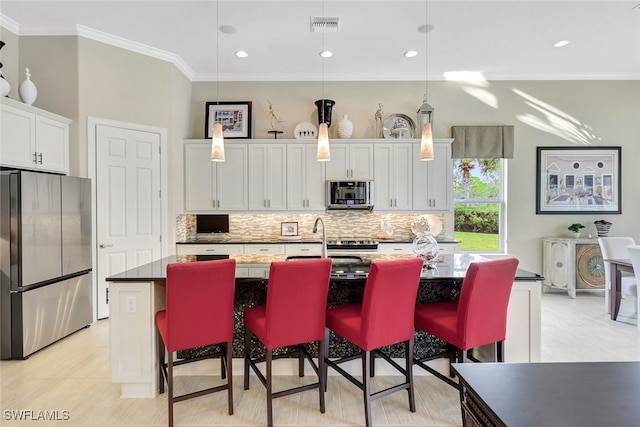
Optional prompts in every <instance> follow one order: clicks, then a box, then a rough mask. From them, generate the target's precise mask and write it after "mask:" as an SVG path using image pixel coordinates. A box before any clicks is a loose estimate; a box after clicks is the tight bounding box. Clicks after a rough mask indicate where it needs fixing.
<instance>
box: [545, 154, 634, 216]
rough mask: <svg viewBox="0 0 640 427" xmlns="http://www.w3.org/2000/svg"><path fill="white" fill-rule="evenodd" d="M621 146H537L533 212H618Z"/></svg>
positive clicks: (620, 188) (620, 206)
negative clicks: (534, 207) (534, 208)
mask: <svg viewBox="0 0 640 427" xmlns="http://www.w3.org/2000/svg"><path fill="white" fill-rule="evenodd" d="M621 154H622V147H537V161H536V214H620V213H622V181H621V177H622V174H621V161H622V156H621Z"/></svg>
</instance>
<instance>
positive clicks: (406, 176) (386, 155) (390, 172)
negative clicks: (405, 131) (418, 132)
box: [374, 143, 413, 211]
mask: <svg viewBox="0 0 640 427" xmlns="http://www.w3.org/2000/svg"><path fill="white" fill-rule="evenodd" d="M412 150H413V146H412V144H400V143H395V144H376V145H375V150H374V152H375V162H374V165H375V167H374V171H375V177H374V181H375V191H374V194H375V201H376V210H378V211H408V210H411V208H412V204H411V200H412V198H413V194H412V191H411V188H412V186H413V182H412V181H413V179H412V170H413V168H412V163H413V162H412V156H413V154H412Z"/></svg>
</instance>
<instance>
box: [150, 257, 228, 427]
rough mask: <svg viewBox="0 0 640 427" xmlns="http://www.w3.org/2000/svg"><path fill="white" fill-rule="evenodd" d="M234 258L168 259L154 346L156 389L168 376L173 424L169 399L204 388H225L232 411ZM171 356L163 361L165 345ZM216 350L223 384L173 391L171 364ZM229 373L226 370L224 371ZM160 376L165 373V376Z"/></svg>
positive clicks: (194, 394)
mask: <svg viewBox="0 0 640 427" xmlns="http://www.w3.org/2000/svg"><path fill="white" fill-rule="evenodd" d="M235 275H236V261H235V260H234V259H226V260H217V261H201V262H185V263H173V264H169V265H167V280H166V309H165V310H162V311H159V312H157V313H156V327H157V329H158V333H159V335H160V338H161V341H162V342H161V343H159V344H162V343H164V346H163V348H161V349H159V351H158V358H159V363H160V367H161V369H160V378H159V381H158V387H159V392H160V393H164V379H166V381H167V388H168V402H169V416H168V418H169V427H172V426H173V404H174V403H176V402H181V401H183V400H187V399H193V398H195V397H200V396H203V395H205V394H211V393H216V392H218V391H223V390H227V393H228V394H227V401H228V406H229V408H228V410H229V415H233V381H232V378H233V376H232V341H233V327H234V317H233V301H234V293H235ZM213 344H219V345H220V351H219V352H216V353H214V354H211V355H206V356H202V357H198V358H193V359H183V360H180V361H174V360H173V359H174V358H173V352H175V351H181V350H188V349H192V348H195V347H201V346H206V345H213ZM165 348H166V350H167V352H168V353H169V361H168V362H167V363H165V361H164V355H165V352H164V349H165ZM217 356H220V358H221V364H222V379H225V377H228V378H227V382H226V384H223V385H219V386H216V387H211V388H207V389H204V390H199V391H195V392H192V393H187V394H183V395H180V396H174V392H173V379H174V378H173V367H174V366H177V365H182V364H185V363H192V362H197V361H200V360H203V359H209V358H212V357H217ZM227 373H228V375H227ZM163 377H164V378H163Z"/></svg>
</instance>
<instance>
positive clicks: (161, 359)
mask: <svg viewBox="0 0 640 427" xmlns="http://www.w3.org/2000/svg"><path fill="white" fill-rule="evenodd" d="M157 339H158V349H157V352H158V394H162V393H164V352H165V347H164V342H163V341H162V337H161V336H160V334H159V333H158V338H157Z"/></svg>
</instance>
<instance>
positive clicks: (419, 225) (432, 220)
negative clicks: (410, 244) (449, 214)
mask: <svg viewBox="0 0 640 427" xmlns="http://www.w3.org/2000/svg"><path fill="white" fill-rule="evenodd" d="M411 231H412V232H413V234H415V235H416V236H417V235H418V234H421V233H429V234H432V235H434V236H437V235H439V234H440V233H441V232H442V221H441V220H440V218H439V217H438V216H436V215H420V216H419V217H416V218H415V219H414V220H413V221H411Z"/></svg>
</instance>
